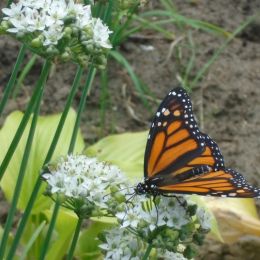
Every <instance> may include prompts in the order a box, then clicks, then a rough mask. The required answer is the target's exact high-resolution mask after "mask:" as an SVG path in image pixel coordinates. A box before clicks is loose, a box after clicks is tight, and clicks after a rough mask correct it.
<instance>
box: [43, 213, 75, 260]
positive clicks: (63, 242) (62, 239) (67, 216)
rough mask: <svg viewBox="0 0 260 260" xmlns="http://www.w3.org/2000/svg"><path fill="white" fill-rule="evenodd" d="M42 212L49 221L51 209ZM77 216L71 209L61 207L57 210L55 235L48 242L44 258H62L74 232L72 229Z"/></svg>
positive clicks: (58, 259) (49, 259) (51, 259)
mask: <svg viewBox="0 0 260 260" xmlns="http://www.w3.org/2000/svg"><path fill="white" fill-rule="evenodd" d="M44 214H45V215H46V217H47V218H48V220H49V221H50V218H51V216H52V211H51V210H45V211H44ZM77 220H78V217H77V216H76V214H74V213H73V212H72V211H71V210H66V209H61V210H59V214H58V218H57V222H56V226H55V235H54V237H53V241H52V242H51V243H50V247H49V250H48V254H47V256H46V260H53V259H55V260H62V259H64V255H65V254H66V252H67V251H68V248H69V245H70V242H71V239H72V237H73V234H74V230H75V228H76V225H77Z"/></svg>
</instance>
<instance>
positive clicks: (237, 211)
mask: <svg viewBox="0 0 260 260" xmlns="http://www.w3.org/2000/svg"><path fill="white" fill-rule="evenodd" d="M204 200H205V202H206V204H207V206H208V207H209V209H210V210H211V211H212V212H213V214H214V215H215V216H216V218H217V222H218V226H219V229H220V232H221V235H222V237H223V239H224V241H225V242H226V243H234V242H236V241H237V240H239V238H240V237H241V236H243V235H255V236H260V220H259V217H258V215H257V211H256V206H255V202H254V200H253V199H239V198H204Z"/></svg>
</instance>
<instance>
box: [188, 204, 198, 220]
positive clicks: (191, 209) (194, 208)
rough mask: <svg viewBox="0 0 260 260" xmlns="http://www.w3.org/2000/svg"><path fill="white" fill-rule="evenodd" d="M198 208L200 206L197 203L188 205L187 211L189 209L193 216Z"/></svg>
mask: <svg viewBox="0 0 260 260" xmlns="http://www.w3.org/2000/svg"><path fill="white" fill-rule="evenodd" d="M197 208H198V206H197V205H196V204H193V205H189V206H188V208H187V211H188V213H189V214H190V216H191V217H192V216H194V215H195V214H196V212H197Z"/></svg>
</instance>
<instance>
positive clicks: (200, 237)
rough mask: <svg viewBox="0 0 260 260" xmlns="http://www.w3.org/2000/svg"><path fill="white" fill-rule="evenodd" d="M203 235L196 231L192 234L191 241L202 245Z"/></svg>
mask: <svg viewBox="0 0 260 260" xmlns="http://www.w3.org/2000/svg"><path fill="white" fill-rule="evenodd" d="M204 238H205V236H204V235H203V234H200V233H196V234H194V235H193V242H194V243H195V244H197V245H199V246H201V245H203V241H204Z"/></svg>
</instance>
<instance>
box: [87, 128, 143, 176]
mask: <svg viewBox="0 0 260 260" xmlns="http://www.w3.org/2000/svg"><path fill="white" fill-rule="evenodd" d="M146 140H147V132H139V133H124V134H118V135H110V136H108V137H105V138H103V139H101V140H100V141H98V142H97V143H96V144H94V145H92V146H90V147H88V148H87V150H86V151H85V153H86V154H87V155H89V156H97V157H98V159H99V160H101V161H108V162H111V163H112V164H115V165H117V166H118V167H119V168H120V169H121V170H123V171H124V172H125V173H126V175H127V176H128V177H129V178H131V179H132V180H134V179H135V178H139V179H140V178H142V176H143V160H144V150H145V144H146Z"/></svg>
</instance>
